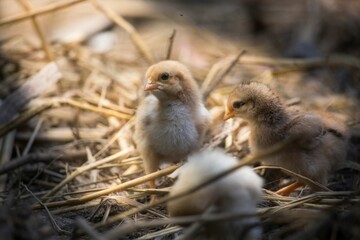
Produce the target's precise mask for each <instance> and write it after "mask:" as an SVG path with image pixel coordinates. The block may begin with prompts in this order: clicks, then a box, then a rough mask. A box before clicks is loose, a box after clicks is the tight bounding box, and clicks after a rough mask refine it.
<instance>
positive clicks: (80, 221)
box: [74, 217, 107, 240]
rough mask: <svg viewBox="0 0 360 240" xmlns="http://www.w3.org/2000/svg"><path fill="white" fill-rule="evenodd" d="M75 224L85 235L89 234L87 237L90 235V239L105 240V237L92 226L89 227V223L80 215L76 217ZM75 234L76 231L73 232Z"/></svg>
mask: <svg viewBox="0 0 360 240" xmlns="http://www.w3.org/2000/svg"><path fill="white" fill-rule="evenodd" d="M75 222H76V225H77V227H78V228H79V229H81V230H82V231H83V232H84V233H86V234H87V235H89V237H91V239H94V240H106V239H107V238H104V237H102V236H101V235H100V233H98V232H97V231H96V229H94V228H93V227H91V225H90V224H89V223H88V222H87V221H86V220H85V219H84V218H82V217H77V218H76V220H75ZM74 234H76V233H74Z"/></svg>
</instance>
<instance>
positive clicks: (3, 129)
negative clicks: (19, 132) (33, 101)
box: [0, 102, 54, 137]
mask: <svg viewBox="0 0 360 240" xmlns="http://www.w3.org/2000/svg"><path fill="white" fill-rule="evenodd" d="M53 106H54V103H52V102H47V103H44V104H42V105H38V106H35V107H33V108H31V109H29V110H27V111H25V112H24V113H22V114H21V115H19V116H17V117H15V118H14V119H13V120H11V121H9V122H7V123H6V124H4V125H2V126H0V137H1V136H3V135H4V134H6V133H8V132H10V131H11V130H14V129H15V128H17V127H18V126H19V125H21V124H23V123H24V122H26V121H28V120H29V119H31V118H33V117H34V116H36V115H38V114H39V113H41V112H43V111H45V110H47V109H49V108H51V107H53Z"/></svg>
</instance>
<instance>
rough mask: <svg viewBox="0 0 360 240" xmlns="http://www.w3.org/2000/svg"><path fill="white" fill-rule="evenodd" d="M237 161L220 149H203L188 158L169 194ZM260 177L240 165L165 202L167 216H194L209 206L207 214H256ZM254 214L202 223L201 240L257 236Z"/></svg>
mask: <svg viewBox="0 0 360 240" xmlns="http://www.w3.org/2000/svg"><path fill="white" fill-rule="evenodd" d="M236 163H237V160H236V159H235V158H233V157H232V156H229V155H227V154H225V153H224V152H222V151H220V150H213V151H210V150H207V151H203V152H199V153H196V154H194V155H192V156H190V157H189V161H188V162H187V163H186V164H185V165H184V167H183V169H182V171H181V173H180V176H179V179H178V180H177V181H176V182H175V184H174V186H173V187H172V189H171V192H170V196H174V195H177V194H179V193H183V192H185V191H187V190H188V189H191V188H193V187H195V186H198V185H200V184H202V183H204V182H206V181H207V180H209V179H211V178H212V177H214V176H216V175H218V174H219V173H221V172H223V171H225V170H227V169H229V168H231V167H233V166H234V165H236ZM262 183H263V181H262V179H261V178H260V177H259V176H258V175H257V174H256V173H254V172H253V171H252V169H251V168H250V167H242V168H240V169H238V170H236V171H234V172H232V173H231V174H229V175H227V176H225V177H223V178H221V179H219V180H217V181H215V182H213V183H211V184H209V185H207V186H205V187H204V188H202V189H199V190H198V191H196V192H194V193H192V194H189V195H186V196H184V197H181V198H178V199H175V200H173V201H170V202H168V206H167V208H168V211H169V214H170V216H187V215H198V214H202V213H204V212H205V211H207V210H208V209H209V208H212V209H213V210H212V211H211V213H210V214H215V213H234V214H240V215H241V214H244V215H248V214H250V215H252V214H254V215H255V214H256V203H257V202H258V201H259V200H260V196H261V187H262ZM258 222H259V219H258V217H257V216H246V217H243V218H236V219H231V220H227V221H226V220H221V221H217V222H213V223H210V222H209V223H207V224H205V225H204V227H205V229H204V230H205V231H204V232H203V234H202V236H203V237H205V236H206V237H205V239H247V240H253V239H259V238H260V235H261V229H260V227H259V226H257V224H258Z"/></svg>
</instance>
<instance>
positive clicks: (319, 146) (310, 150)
mask: <svg viewBox="0 0 360 240" xmlns="http://www.w3.org/2000/svg"><path fill="white" fill-rule="evenodd" d="M234 116H236V117H241V118H243V119H244V120H246V121H247V122H248V123H249V124H250V128H251V134H250V138H249V145H250V150H251V151H252V152H257V151H260V150H264V149H266V148H269V147H271V146H272V145H273V144H275V143H278V142H280V141H284V140H286V139H289V138H293V139H296V140H295V142H294V143H292V144H290V145H288V146H286V147H285V148H284V149H283V150H282V151H281V152H279V153H278V154H275V155H274V156H271V157H266V158H264V159H262V162H263V163H264V164H267V165H275V166H279V167H283V168H286V169H288V170H290V171H293V172H295V173H298V174H300V175H303V176H305V177H308V178H310V179H312V180H314V181H316V182H319V183H321V184H323V185H325V184H326V183H327V180H328V177H329V174H330V173H331V172H332V171H335V170H337V169H338V168H340V167H341V166H343V164H344V161H345V159H346V149H347V141H348V130H347V127H346V125H345V123H344V122H342V121H341V120H340V119H338V118H337V117H335V116H334V115H333V114H331V113H328V112H321V111H303V110H301V109H299V108H294V107H286V106H285V104H284V103H283V101H282V100H281V99H280V98H279V96H278V95H277V94H276V93H275V92H273V91H272V90H271V89H270V88H268V87H267V86H266V85H264V84H261V83H256V82H252V83H250V84H242V85H240V86H239V87H237V88H236V89H235V90H234V91H233V92H232V93H231V94H230V96H229V99H228V102H227V113H226V116H225V118H230V117H234ZM311 187H312V188H313V189H316V187H315V186H311Z"/></svg>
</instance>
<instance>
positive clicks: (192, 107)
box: [134, 61, 210, 187]
mask: <svg viewBox="0 0 360 240" xmlns="http://www.w3.org/2000/svg"><path fill="white" fill-rule="evenodd" d="M144 90H145V91H151V93H152V95H149V96H147V97H146V98H145V99H144V100H143V101H142V103H141V104H140V106H139V108H138V110H137V115H136V122H135V135H134V140H135V142H136V144H137V149H138V150H139V152H140V155H141V157H142V159H143V162H144V167H145V172H146V174H149V173H152V172H155V171H157V170H158V168H159V165H160V164H161V163H164V162H170V163H173V162H179V161H181V160H185V159H186V158H187V156H188V155H189V154H190V153H192V152H194V151H195V150H198V149H199V148H200V147H201V145H202V141H203V138H204V135H205V131H206V127H207V125H208V124H209V121H210V115H209V113H208V111H207V110H206V108H205V107H204V105H203V103H202V99H201V94H200V91H199V88H198V86H197V84H196V82H195V80H194V79H193V77H192V75H191V73H190V71H189V70H188V68H187V67H185V66H184V65H183V64H181V63H179V62H177V61H162V62H159V63H157V64H154V65H152V66H151V67H149V69H148V70H147V72H146V85H145V88H144ZM150 185H151V187H155V182H154V181H152V182H150Z"/></svg>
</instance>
